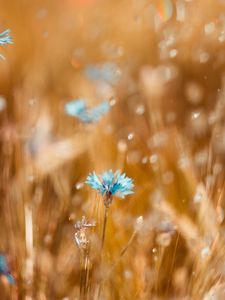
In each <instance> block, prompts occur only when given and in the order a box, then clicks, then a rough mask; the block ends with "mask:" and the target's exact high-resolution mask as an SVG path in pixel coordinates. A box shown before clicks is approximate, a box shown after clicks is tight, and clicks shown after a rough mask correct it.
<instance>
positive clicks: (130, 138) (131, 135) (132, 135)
mask: <svg viewBox="0 0 225 300" xmlns="http://www.w3.org/2000/svg"><path fill="white" fill-rule="evenodd" d="M127 138H128V140H129V141H131V140H132V139H133V138H134V133H132V132H131V133H129V134H128V136H127Z"/></svg>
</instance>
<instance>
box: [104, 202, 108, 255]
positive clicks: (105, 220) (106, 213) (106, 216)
mask: <svg viewBox="0 0 225 300" xmlns="http://www.w3.org/2000/svg"><path fill="white" fill-rule="evenodd" d="M108 210H109V207H108V206H105V214H104V223H103V229H102V251H103V248H104V244H105V233H106V227H107V221H108Z"/></svg>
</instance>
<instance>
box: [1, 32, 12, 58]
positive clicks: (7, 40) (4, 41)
mask: <svg viewBox="0 0 225 300" xmlns="http://www.w3.org/2000/svg"><path fill="white" fill-rule="evenodd" d="M9 34H10V29H6V30H5V31H3V32H2V33H0V46H5V45H8V44H13V41H12V38H11V37H10V35H9ZM0 58H2V59H5V57H4V55H2V54H0Z"/></svg>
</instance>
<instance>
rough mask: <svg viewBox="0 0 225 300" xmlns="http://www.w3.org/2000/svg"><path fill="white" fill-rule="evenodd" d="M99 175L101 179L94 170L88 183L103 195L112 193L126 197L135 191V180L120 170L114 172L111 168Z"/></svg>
mask: <svg viewBox="0 0 225 300" xmlns="http://www.w3.org/2000/svg"><path fill="white" fill-rule="evenodd" d="M99 177H100V178H101V181H100V180H99V178H98V176H97V175H96V174H95V172H93V173H92V174H90V175H89V176H88V178H87V181H86V183H87V184H89V185H90V186H91V187H92V188H94V189H95V190H98V191H99V192H100V193H101V194H102V195H104V194H106V193H110V194H112V195H116V196H117V197H119V198H124V197H125V196H127V195H130V194H132V193H133V188H134V184H133V180H132V179H131V178H129V177H126V174H121V172H120V171H116V172H115V174H114V173H113V172H112V170H109V171H106V172H104V173H103V174H102V175H101V176H99Z"/></svg>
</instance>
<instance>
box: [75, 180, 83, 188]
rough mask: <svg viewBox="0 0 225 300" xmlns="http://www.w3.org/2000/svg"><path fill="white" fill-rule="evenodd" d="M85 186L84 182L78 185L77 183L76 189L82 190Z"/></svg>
mask: <svg viewBox="0 0 225 300" xmlns="http://www.w3.org/2000/svg"><path fill="white" fill-rule="evenodd" d="M83 186H84V183H82V182H78V183H76V185H75V187H76V189H77V190H80V189H82V188H83Z"/></svg>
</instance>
